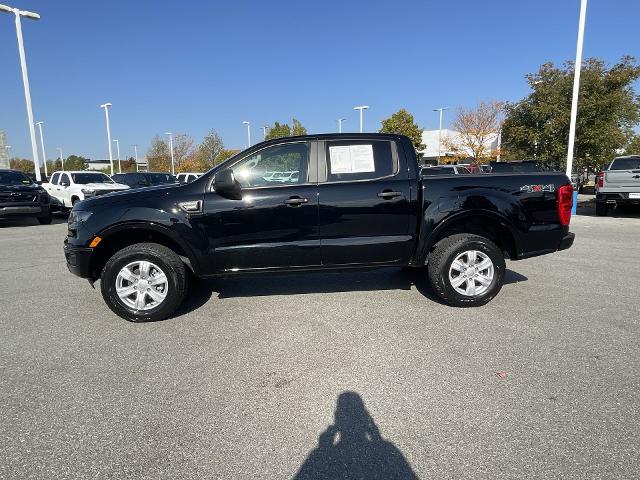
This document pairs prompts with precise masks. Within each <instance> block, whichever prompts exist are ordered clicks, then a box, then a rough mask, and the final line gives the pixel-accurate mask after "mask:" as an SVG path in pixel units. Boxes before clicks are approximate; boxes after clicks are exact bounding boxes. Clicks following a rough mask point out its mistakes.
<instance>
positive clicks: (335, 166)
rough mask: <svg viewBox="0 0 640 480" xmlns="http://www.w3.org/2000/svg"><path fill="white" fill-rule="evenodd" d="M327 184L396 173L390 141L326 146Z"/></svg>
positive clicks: (355, 141)
mask: <svg viewBox="0 0 640 480" xmlns="http://www.w3.org/2000/svg"><path fill="white" fill-rule="evenodd" d="M326 148H327V151H326V154H325V158H326V163H327V182H345V181H347V182H348V181H355V180H374V179H376V178H383V177H388V176H390V175H393V174H394V173H396V172H397V171H398V167H397V165H396V161H395V160H394V158H393V153H392V150H391V142H390V141H389V140H344V141H336V142H327V146H326Z"/></svg>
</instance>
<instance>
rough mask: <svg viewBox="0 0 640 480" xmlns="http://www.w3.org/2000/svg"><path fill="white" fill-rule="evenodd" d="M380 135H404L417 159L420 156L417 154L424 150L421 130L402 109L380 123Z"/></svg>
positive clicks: (411, 116)
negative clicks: (413, 149) (407, 138)
mask: <svg viewBox="0 0 640 480" xmlns="http://www.w3.org/2000/svg"><path fill="white" fill-rule="evenodd" d="M380 133H397V134H400V135H406V136H407V137H409V139H411V143H412V144H413V147H414V148H415V150H416V154H417V155H419V157H421V156H422V155H421V154H420V153H419V152H420V151H421V150H424V149H425V148H426V147H425V145H424V144H423V143H422V128H420V127H419V126H418V124H417V123H416V122H415V120H414V118H413V115H411V114H410V113H409V112H408V111H407V110H405V109H404V108H401V109H400V110H398V111H397V112H396V113H394V114H393V115H391V116H390V117H389V118H387V119H385V120H383V121H382V128H381V129H380Z"/></svg>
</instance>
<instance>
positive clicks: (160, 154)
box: [147, 135, 171, 172]
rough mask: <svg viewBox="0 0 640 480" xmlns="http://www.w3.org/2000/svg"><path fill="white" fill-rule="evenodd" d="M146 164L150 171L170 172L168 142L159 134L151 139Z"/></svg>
mask: <svg viewBox="0 0 640 480" xmlns="http://www.w3.org/2000/svg"><path fill="white" fill-rule="evenodd" d="M147 166H148V170H149V171H150V172H170V171H171V152H170V151H169V144H168V143H167V142H165V141H164V139H163V138H161V137H160V136H159V135H156V136H155V137H153V139H152V140H151V146H150V147H149V150H148V151H147Z"/></svg>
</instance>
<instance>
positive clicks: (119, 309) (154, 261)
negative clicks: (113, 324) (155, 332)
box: [100, 243, 187, 322]
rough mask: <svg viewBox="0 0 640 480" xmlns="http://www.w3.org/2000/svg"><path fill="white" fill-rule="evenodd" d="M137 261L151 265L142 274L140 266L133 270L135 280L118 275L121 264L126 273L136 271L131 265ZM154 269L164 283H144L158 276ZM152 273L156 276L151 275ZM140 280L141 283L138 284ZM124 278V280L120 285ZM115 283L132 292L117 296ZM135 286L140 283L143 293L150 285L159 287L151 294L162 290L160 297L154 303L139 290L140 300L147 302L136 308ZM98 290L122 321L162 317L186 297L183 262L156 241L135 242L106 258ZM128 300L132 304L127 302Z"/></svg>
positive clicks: (149, 295)
mask: <svg viewBox="0 0 640 480" xmlns="http://www.w3.org/2000/svg"><path fill="white" fill-rule="evenodd" d="M138 262H149V263H150V265H151V266H150V268H149V270H148V271H147V274H146V276H145V274H144V273H143V272H142V269H139V270H137V272H138V276H137V278H138V280H137V281H135V282H134V281H133V280H132V281H129V280H123V278H124V277H122V276H120V277H119V274H120V272H121V271H124V268H125V267H129V269H128V272H129V274H130V273H133V272H136V269H135V265H140V266H141V265H142V264H139V263H138ZM131 265H134V267H130V266H131ZM154 267H155V268H154ZM157 272H160V273H164V276H165V278H166V282H165V283H164V284H163V285H152V284H151V283H149V284H147V283H146V282H152V281H153V280H154V279H155V278H156V276H157V278H162V277H161V276H160V275H159V274H157ZM155 274H157V275H156V276H154V275H155ZM132 278H133V277H132ZM145 278H146V280H145ZM141 279H142V280H143V282H141V283H139V282H140V280H141ZM125 281H126V282H127V283H126V284H125V285H123V284H124V282H125ZM118 282H120V283H118ZM119 284H120V285H121V287H122V288H123V289H127V288H129V287H132V288H136V292H132V293H131V296H130V297H128V298H126V299H124V300H123V299H122V298H121V297H120V296H119V295H118V291H117V286H118V285H119ZM137 285H142V287H141V290H140V291H144V288H145V285H146V287H147V292H150V291H151V289H152V288H153V289H156V288H158V289H160V290H157V291H154V292H153V293H154V295H155V294H157V293H160V295H162V294H163V293H164V299H163V300H162V301H160V302H155V301H154V300H155V299H154V298H152V297H151V294H149V293H147V294H145V293H144V292H143V294H142V296H143V301H146V302H147V303H148V304H149V305H148V306H147V305H145V306H144V307H143V308H142V309H141V308H136V307H137V305H138V303H137V298H138V296H140V293H139V292H138V291H137ZM100 290H101V291H102V298H104V301H105V302H106V304H107V306H108V307H109V308H110V309H111V310H112V311H113V312H114V313H115V314H116V315H118V316H120V317H122V318H124V319H125V320H129V321H130V322H148V321H156V320H164V319H165V318H167V317H169V315H171V314H172V313H173V312H175V310H176V309H177V308H178V307H179V306H180V304H181V303H182V301H183V300H184V298H185V296H186V293H187V271H186V268H185V265H184V263H182V260H181V259H180V257H178V255H176V253H175V252H174V251H173V250H171V249H169V248H167V247H165V246H163V245H159V244H157V243H136V244H134V245H130V246H128V247H125V248H123V249H122V250H120V251H118V252H116V253H115V254H114V255H113V256H112V257H111V258H110V259H109V260H108V261H107V263H106V264H105V266H104V268H103V269H102V276H101V282H100ZM125 302H128V303H129V304H128V303H125ZM131 303H134V304H135V305H131ZM154 303H157V305H155V306H154V305H153V304H154Z"/></svg>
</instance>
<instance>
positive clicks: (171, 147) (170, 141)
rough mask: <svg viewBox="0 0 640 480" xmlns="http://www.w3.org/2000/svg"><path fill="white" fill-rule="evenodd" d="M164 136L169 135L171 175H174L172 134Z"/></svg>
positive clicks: (166, 133)
mask: <svg viewBox="0 0 640 480" xmlns="http://www.w3.org/2000/svg"><path fill="white" fill-rule="evenodd" d="M165 135H169V150H171V175H175V174H176V167H175V163H174V159H173V133H172V132H165Z"/></svg>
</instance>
